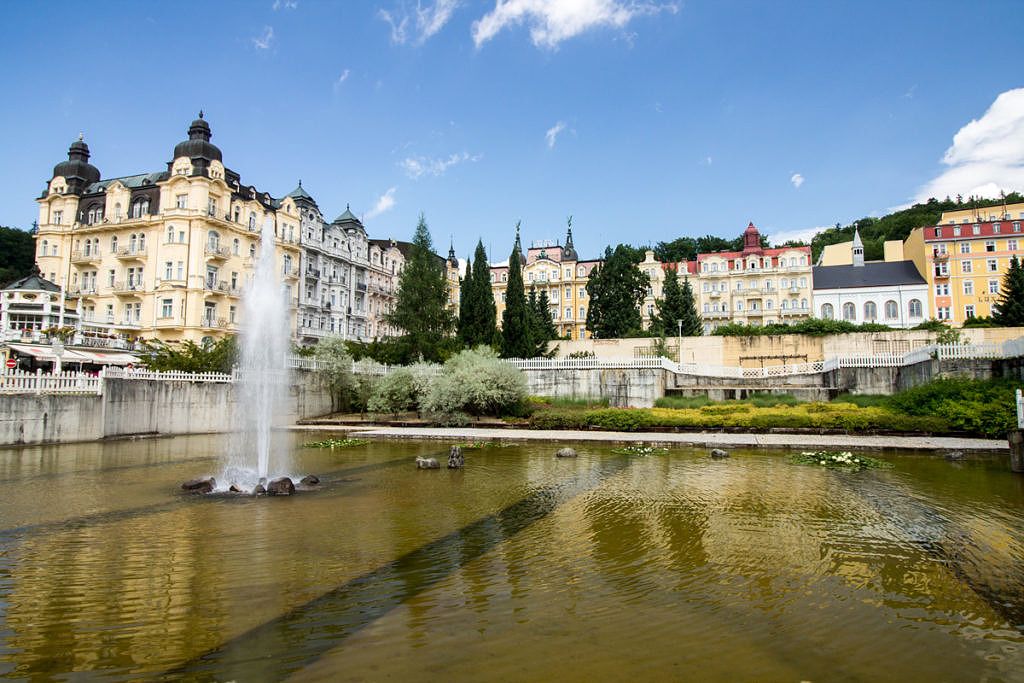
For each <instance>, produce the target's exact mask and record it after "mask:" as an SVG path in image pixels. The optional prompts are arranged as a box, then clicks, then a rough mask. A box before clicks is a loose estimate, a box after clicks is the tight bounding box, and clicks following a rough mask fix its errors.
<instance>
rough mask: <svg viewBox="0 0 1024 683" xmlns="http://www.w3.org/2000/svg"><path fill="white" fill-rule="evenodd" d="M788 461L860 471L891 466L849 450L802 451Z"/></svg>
mask: <svg viewBox="0 0 1024 683" xmlns="http://www.w3.org/2000/svg"><path fill="white" fill-rule="evenodd" d="M789 461H790V462H792V463H795V464H798V465H817V466H818V467H828V468H829V469H834V470H853V471H860V470H866V469H877V468H881V467H892V465H890V464H889V463H887V462H886V461H884V460H878V459H876V458H869V457H868V456H866V455H860V454H858V455H854V454H853V453H851V452H850V451H804V452H803V453H798V454H796V455H791V456H790V457H789Z"/></svg>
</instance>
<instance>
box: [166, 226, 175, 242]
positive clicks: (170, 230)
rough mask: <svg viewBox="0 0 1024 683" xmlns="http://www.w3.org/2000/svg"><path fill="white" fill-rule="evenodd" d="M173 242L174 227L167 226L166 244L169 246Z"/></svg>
mask: <svg viewBox="0 0 1024 683" xmlns="http://www.w3.org/2000/svg"><path fill="white" fill-rule="evenodd" d="M173 241H174V226H173V225H168V226H167V243H168V244H170V243H171V242H173Z"/></svg>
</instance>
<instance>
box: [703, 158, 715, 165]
mask: <svg viewBox="0 0 1024 683" xmlns="http://www.w3.org/2000/svg"><path fill="white" fill-rule="evenodd" d="M712 161H713V159H712V158H711V157H704V165H705V166H710V165H711V163H712Z"/></svg>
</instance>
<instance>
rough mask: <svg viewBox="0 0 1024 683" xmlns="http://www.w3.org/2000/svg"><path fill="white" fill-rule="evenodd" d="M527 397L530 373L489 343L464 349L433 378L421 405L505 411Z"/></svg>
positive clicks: (438, 409) (447, 411)
mask: <svg viewBox="0 0 1024 683" xmlns="http://www.w3.org/2000/svg"><path fill="white" fill-rule="evenodd" d="M525 399H526V377H525V375H523V373H522V371H520V370H519V369H518V368H516V367H514V366H512V365H509V364H508V363H505V362H503V361H501V360H500V359H499V358H498V355H497V354H496V353H495V352H494V351H493V350H492V349H490V348H488V347H483V346H482V347H478V348H476V349H472V350H466V351H462V352H460V353H458V354H456V355H455V356H452V357H451V358H449V359H448V361H447V362H446V363H445V364H444V370H443V371H442V373H441V374H440V375H438V376H436V377H434V378H433V381H432V382H431V383H430V389H429V391H427V393H426V396H425V397H424V399H423V402H422V405H421V408H422V409H423V410H424V411H426V412H429V413H434V414H438V415H454V414H456V413H468V414H470V415H501V414H503V413H505V412H507V411H509V410H512V409H513V408H514V407H515V406H516V405H518V404H520V403H522V402H524V401H525Z"/></svg>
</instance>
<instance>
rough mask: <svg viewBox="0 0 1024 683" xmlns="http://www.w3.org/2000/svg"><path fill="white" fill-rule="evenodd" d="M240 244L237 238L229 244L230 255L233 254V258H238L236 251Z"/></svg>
mask: <svg viewBox="0 0 1024 683" xmlns="http://www.w3.org/2000/svg"><path fill="white" fill-rule="evenodd" d="M240 244H241V243H240V242H239V241H238V238H237V237H236V238H235V239H234V240H232V242H231V253H232V254H234V255H235V256H238V249H239V246H240Z"/></svg>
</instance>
